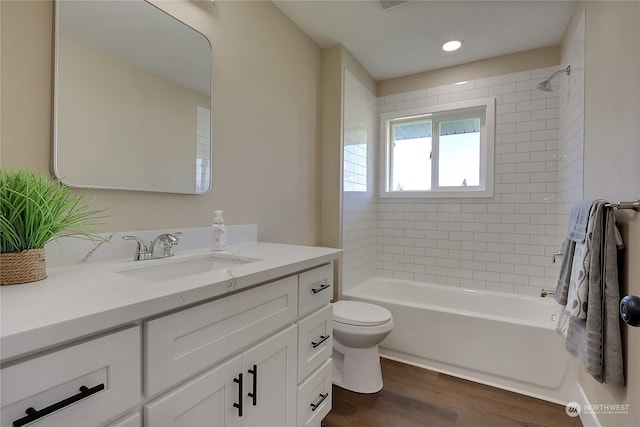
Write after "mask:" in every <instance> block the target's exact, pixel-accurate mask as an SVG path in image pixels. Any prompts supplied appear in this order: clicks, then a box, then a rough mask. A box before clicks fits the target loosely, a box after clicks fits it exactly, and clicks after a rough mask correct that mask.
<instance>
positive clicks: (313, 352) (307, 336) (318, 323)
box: [298, 304, 333, 382]
mask: <svg viewBox="0 0 640 427" xmlns="http://www.w3.org/2000/svg"><path fill="white" fill-rule="evenodd" d="M332 319H333V310H332V307H331V305H329V304H327V305H326V306H325V307H324V308H321V309H320V310H318V311H316V312H315V313H313V314H311V315H309V316H307V317H305V318H304V319H302V320H300V321H299V322H298V382H300V381H302V380H303V379H305V378H306V377H307V376H308V375H309V374H310V373H311V372H313V371H314V370H315V369H316V368H317V367H318V366H320V365H321V364H322V363H323V362H324V361H325V360H327V359H328V358H329V357H331V352H332V351H333V330H332V329H333V323H332Z"/></svg>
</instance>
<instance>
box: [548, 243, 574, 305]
mask: <svg viewBox="0 0 640 427" xmlns="http://www.w3.org/2000/svg"><path fill="white" fill-rule="evenodd" d="M575 249H576V242H574V241H573V240H569V239H567V240H565V242H564V244H563V245H562V252H563V253H564V256H563V257H562V264H561V265H560V276H559V277H558V286H557V287H556V293H555V294H554V296H553V297H554V299H555V300H556V301H557V302H558V304H560V305H567V296H568V295H569V284H570V282H571V266H572V265H573V254H574V252H575Z"/></svg>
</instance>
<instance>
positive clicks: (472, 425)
mask: <svg viewBox="0 0 640 427" xmlns="http://www.w3.org/2000/svg"><path fill="white" fill-rule="evenodd" d="M382 376H383V379H384V388H383V389H382V391H380V392H379V393H377V394H358V393H352V392H350V391H346V390H344V389H342V388H340V387H336V386H333V409H332V410H331V412H329V415H327V417H326V418H325V419H324V421H323V422H322V427H574V426H575V427H582V424H581V422H580V419H579V418H577V417H576V418H572V417H569V416H568V415H567V414H566V413H565V407H564V406H563V405H556V404H553V403H550V402H546V401H543V400H539V399H534V398H531V397H527V396H523V395H520V394H517V393H513V392H510V391H506V390H501V389H498V388H494V387H489V386H486V385H482V384H477V383H474V382H471V381H467V380H463V379H460V378H456V377H452V376H450V375H445V374H440V373H437V372H433V371H429V370H426V369H421V368H417V367H415V366H411V365H406V364H403V363H399V362H395V361H392V360H389V359H382Z"/></svg>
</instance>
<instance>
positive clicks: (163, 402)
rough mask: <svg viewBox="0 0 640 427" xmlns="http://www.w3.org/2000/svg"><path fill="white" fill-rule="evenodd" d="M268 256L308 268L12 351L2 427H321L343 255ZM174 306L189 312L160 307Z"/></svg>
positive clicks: (269, 273) (154, 302) (148, 308)
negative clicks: (336, 262)
mask: <svg viewBox="0 0 640 427" xmlns="http://www.w3.org/2000/svg"><path fill="white" fill-rule="evenodd" d="M300 248H303V247H300ZM271 249H275V250H279V251H283V253H284V254H287V256H289V257H290V258H288V259H291V260H297V259H302V260H304V261H296V262H295V263H292V261H290V264H283V265H285V266H286V267H278V269H276V270H273V269H272V270H265V271H261V270H256V273H253V274H255V276H251V277H256V278H260V279H261V281H260V282H258V280H260V279H256V280H255V282H254V281H253V280H251V279H243V280H244V282H243V284H242V285H241V286H242V289H240V290H238V291H237V292H233V293H229V294H226V293H224V292H223V293H222V294H221V293H220V292H219V289H220V287H222V289H235V284H236V280H240V279H239V278H235V277H234V278H232V279H229V281H228V282H220V283H218V282H216V283H214V284H210V285H206V284H205V285H203V288H196V290H195V291H194V293H198V294H200V293H202V294H204V295H207V294H206V293H205V292H204V291H203V290H202V289H204V288H206V287H207V286H209V287H212V288H213V289H212V290H213V291H214V292H217V293H215V294H213V295H212V296H209V297H206V296H205V297H200V298H194V297H193V296H192V295H193V294H194V293H191V294H189V293H185V294H181V293H180V292H176V293H174V294H171V297H170V298H165V299H164V300H161V299H149V300H148V301H149V302H148V303H147V302H146V301H147V300H145V301H144V303H143V305H128V306H124V308H123V310H121V311H119V313H125V314H126V315H127V316H130V317H128V318H124V319H123V320H121V318H118V321H117V323H112V324H111V325H109V327H108V328H102V329H97V328H96V329H90V328H91V327H92V326H89V327H88V328H87V331H89V332H88V333H87V332H85V333H83V334H78V335H76V336H71V337H70V338H71V339H70V338H67V339H65V340H62V339H60V340H59V341H53V342H52V343H49V344H48V345H47V346H46V347H45V348H42V349H39V347H38V346H37V345H32V346H31V350H29V351H28V352H23V353H20V352H19V351H15V350H14V349H12V352H10V353H8V354H11V357H6V356H5V359H4V360H3V361H2V368H1V371H0V379H1V382H2V390H1V404H2V405H1V412H0V416H1V417H2V420H1V425H0V426H1V427H5V426H7V427H9V426H12V427H16V426H17V427H20V426H22V425H25V426H26V425H28V426H40V427H50V426H53V427H56V426H64V427H76V426H80V425H81V426H82V427H178V426H180V427H187V426H190V427H194V426H197V427H201V426H202V427H204V426H211V427H240V426H241V427H297V426H316V427H319V426H320V421H321V420H322V418H324V416H325V415H326V414H327V413H328V411H329V410H330V408H331V358H330V356H331V350H332V343H333V338H332V330H331V318H332V312H331V306H330V304H329V302H330V299H331V297H332V295H333V289H332V288H333V285H332V283H333V264H332V263H331V260H333V259H335V258H336V257H337V256H338V255H337V254H339V252H335V251H334V250H331V251H330V250H325V249H319V250H312V253H318V251H320V253H321V254H322V255H321V257H312V256H309V257H308V258H306V259H305V258H297V256H298V255H297V254H296V252H299V250H298V248H297V247H296V248H292V247H289V246H273V245H260V247H259V248H258V249H257V250H260V251H263V252H258V254H260V255H261V254H263V253H264V254H265V255H266V254H267V251H268V250H271ZM288 254H290V255H288ZM310 260H313V261H310ZM294 265H296V267H294ZM274 271H277V273H275V274H274ZM230 284H232V285H234V287H233V288H229V286H230ZM172 285H173V286H177V285H175V284H173V282H172ZM60 286H63V285H60ZM145 286H148V285H147V284H145ZM158 286H160V285H158ZM216 286H217V288H216ZM16 289H18V288H16ZM138 289H142V292H146V291H147V289H150V288H148V287H145V288H142V285H141V288H138ZM185 292H188V290H187V291H185ZM4 295H11V297H12V298H14V295H13V294H9V293H5V294H3V296H4ZM187 297H188V298H187ZM16 298H17V297H16ZM176 299H179V300H181V301H184V300H187V299H188V300H189V301H190V305H188V306H183V305H180V304H175V305H173V306H167V305H165V306H163V307H165V308H164V309H163V308H160V307H159V304H161V303H164V302H165V301H168V300H171V301H173V300H176ZM166 307H169V308H166ZM140 309H143V310H144V311H143V314H137V317H134V316H136V315H132V313H134V312H137V310H140ZM95 314H96V317H100V316H104V315H105V314H104V313H102V312H100V311H97V310H96V312H95ZM12 316H13V317H12V318H11V320H12V321H13V322H14V323H16V324H17V323H18V322H17V320H15V319H17V317H16V316H15V315H12ZM114 316H115V315H114ZM32 317H33V316H32ZM78 319H82V318H81V317H78ZM85 319H86V323H91V322H94V320H93V319H91V318H90V317H87V318H85ZM95 322H97V320H95ZM93 324H94V323H91V325H93ZM57 325H63V323H62V322H60V323H58V324H56V329H55V330H56V331H57V334H58V335H56V336H60V334H62V333H64V328H63V327H62V326H57ZM74 325H75V326H76V327H78V328H79V327H80V326H82V325H83V323H82V322H81V321H80V320H78V322H77V323H75V324H74ZM61 331H62V332H61ZM7 336H10V335H9V334H7ZM4 337H5V336H4V335H3V339H6V338H4ZM25 342H26V341H25ZM56 342H57V343H59V344H56ZM23 343H24V342H20V344H23ZM27 344H29V343H27ZM16 421H18V422H17V423H16Z"/></svg>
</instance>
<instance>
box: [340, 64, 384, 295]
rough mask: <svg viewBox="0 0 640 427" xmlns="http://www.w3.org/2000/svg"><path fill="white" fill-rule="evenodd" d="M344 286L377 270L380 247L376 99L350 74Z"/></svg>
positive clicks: (345, 111)
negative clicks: (377, 254)
mask: <svg viewBox="0 0 640 427" xmlns="http://www.w3.org/2000/svg"><path fill="white" fill-rule="evenodd" d="M343 103H344V105H343V141H344V154H343V155H344V171H343V173H344V175H343V182H344V187H343V188H344V193H343V201H342V224H343V225H342V226H343V249H344V254H343V268H342V276H343V282H344V281H347V282H349V283H358V282H360V281H362V280H364V279H366V278H367V277H368V276H371V275H372V274H373V273H374V272H375V270H376V253H377V243H378V228H377V210H376V199H375V197H376V194H377V192H376V182H375V180H374V176H375V175H374V174H375V172H376V169H377V168H376V165H375V151H374V150H376V143H377V141H378V136H377V135H378V130H377V128H376V120H377V119H376V114H377V113H376V99H375V96H374V95H373V94H372V93H371V92H369V91H368V90H367V89H366V87H365V86H364V85H362V83H360V81H359V80H358V79H357V78H356V77H355V76H354V75H353V74H351V73H350V72H349V71H348V70H345V75H344V98H343Z"/></svg>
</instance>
